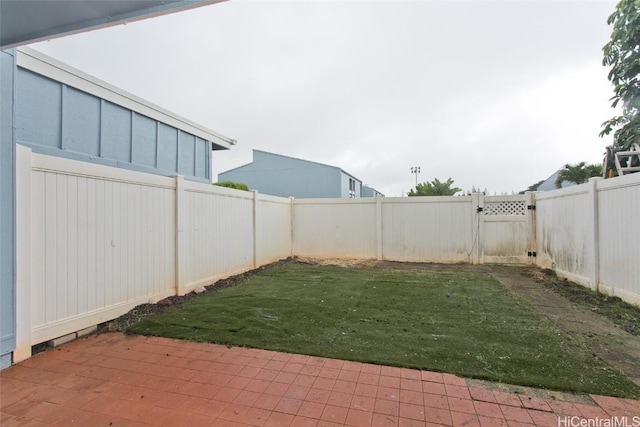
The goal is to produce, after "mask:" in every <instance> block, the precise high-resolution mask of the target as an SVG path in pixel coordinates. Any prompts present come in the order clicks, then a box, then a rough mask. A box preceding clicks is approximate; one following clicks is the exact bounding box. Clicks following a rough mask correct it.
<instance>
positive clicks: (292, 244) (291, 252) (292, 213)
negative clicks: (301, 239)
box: [289, 196, 296, 257]
mask: <svg viewBox="0 0 640 427" xmlns="http://www.w3.org/2000/svg"><path fill="white" fill-rule="evenodd" d="M289 200H290V201H291V211H290V215H291V216H290V223H289V224H290V227H291V235H290V239H291V251H290V254H289V255H290V256H292V257H294V256H296V253H295V248H294V242H295V235H294V232H293V228H294V226H295V222H294V221H295V217H294V211H295V201H296V199H295V197H293V196H290V197H289Z"/></svg>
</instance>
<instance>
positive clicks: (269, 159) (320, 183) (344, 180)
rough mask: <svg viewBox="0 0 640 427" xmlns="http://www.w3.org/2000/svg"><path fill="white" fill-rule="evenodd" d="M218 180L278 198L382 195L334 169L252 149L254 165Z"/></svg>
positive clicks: (227, 173)
mask: <svg viewBox="0 0 640 427" xmlns="http://www.w3.org/2000/svg"><path fill="white" fill-rule="evenodd" d="M218 181H233V182H241V183H244V184H247V186H248V187H249V188H250V189H254V190H258V191H259V192H260V193H263V194H271V195H273V196H281V197H291V196H293V197H296V198H359V197H376V196H383V195H382V193H380V192H378V191H376V190H375V189H373V188H370V187H367V186H363V185H362V181H361V180H359V179H358V178H356V177H354V176H353V175H351V174H350V173H348V172H345V171H344V170H343V169H340V168H339V167H337V166H331V165H325V164H323V163H317V162H311V161H309V160H302V159H296V158H294V157H289V156H283V155H280V154H274V153H269V152H266V151H260V150H253V162H251V163H249V164H246V165H243V166H239V167H237V168H235V169H231V170H228V171H226V172H222V173H220V174H218ZM363 190H364V191H363Z"/></svg>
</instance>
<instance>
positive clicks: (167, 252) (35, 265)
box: [14, 146, 292, 361]
mask: <svg viewBox="0 0 640 427" xmlns="http://www.w3.org/2000/svg"><path fill="white" fill-rule="evenodd" d="M16 187H17V188H16V189H17V194H18V197H17V200H16V211H17V212H16V214H17V215H16V218H17V220H16V237H17V238H16V250H17V263H18V265H17V289H16V291H17V292H16V295H17V296H16V318H17V322H16V326H17V331H16V336H17V341H18V342H17V347H16V351H15V352H14V361H19V360H22V359H24V358H26V357H29V356H30V355H31V346H32V345H34V344H37V343H40V342H44V341H47V340H50V339H54V338H57V337H60V336H63V335H66V334H69V333H73V332H75V331H79V330H81V329H84V328H87V327H90V326H93V325H97V324H99V323H102V322H105V321H108V320H111V319H114V318H116V317H118V316H120V315H122V314H124V313H126V312H127V311H129V310H130V309H131V308H133V307H135V306H136V305H139V304H143V303H147V302H156V301H158V300H160V299H162V298H165V297H167V296H170V295H176V294H184V293H187V292H190V291H191V290H192V289H193V288H194V287H196V286H198V285H208V284H211V283H213V282H215V281H216V280H218V279H220V278H223V277H227V276H230V275H233V274H236V273H240V272H243V271H247V270H250V269H252V268H255V267H257V266H260V265H264V264H268V263H270V262H272V261H274V260H277V259H281V258H286V257H288V256H290V255H291V203H292V200H291V199H283V198H277V197H272V196H266V195H261V194H258V193H257V192H246V191H238V190H232V189H228V188H222V187H216V186H213V185H207V184H201V183H195V182H190V181H185V180H184V179H183V178H182V177H175V178H167V177H161V176H156V175H150V174H144V173H140V172H134V171H128V170H123V169H116V168H111V167H107V166H101V165H95V164H90V163H84V162H78V161H73V160H68V159H63V158H58V157H51V156H46V155H40V154H33V153H32V152H31V150H30V149H29V148H26V147H23V146H17V159H16Z"/></svg>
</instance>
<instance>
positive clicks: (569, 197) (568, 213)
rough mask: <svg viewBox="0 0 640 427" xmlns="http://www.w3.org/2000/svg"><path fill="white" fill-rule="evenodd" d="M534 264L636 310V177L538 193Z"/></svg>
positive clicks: (639, 195) (639, 216)
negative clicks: (628, 304)
mask: <svg viewBox="0 0 640 427" xmlns="http://www.w3.org/2000/svg"><path fill="white" fill-rule="evenodd" d="M536 205H537V210H536V215H537V221H536V234H537V246H538V250H537V252H538V256H537V264H538V265H539V266H541V267H543V268H551V269H553V270H555V271H556V272H557V273H558V274H559V275H560V276H563V277H566V278H568V279H570V280H572V281H575V282H577V283H580V284H582V285H584V286H588V287H590V288H592V289H594V290H598V291H601V292H605V293H608V294H611V295H615V296H618V297H620V298H622V299H624V300H625V301H628V302H630V303H632V304H636V305H640V174H633V175H627V176H622V177H618V178H613V179H607V180H603V179H600V178H592V180H591V181H589V182H588V183H586V184H582V185H577V186H575V187H569V188H565V189H561V190H556V191H550V192H546V193H536Z"/></svg>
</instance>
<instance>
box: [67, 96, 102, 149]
mask: <svg viewBox="0 0 640 427" xmlns="http://www.w3.org/2000/svg"><path fill="white" fill-rule="evenodd" d="M62 99H63V102H62V116H61V117H62V120H61V122H62V123H73V125H72V126H65V127H64V128H63V129H62V147H61V148H62V149H64V150H69V151H73V152H75V153H84V154H88V155H90V156H95V157H97V156H99V155H100V121H98V120H96V119H95V118H96V117H100V100H99V99H98V98H96V97H95V96H91V95H89V94H86V93H84V92H80V91H79V90H75V89H74V88H71V87H66V86H64V87H63V88H62Z"/></svg>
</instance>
